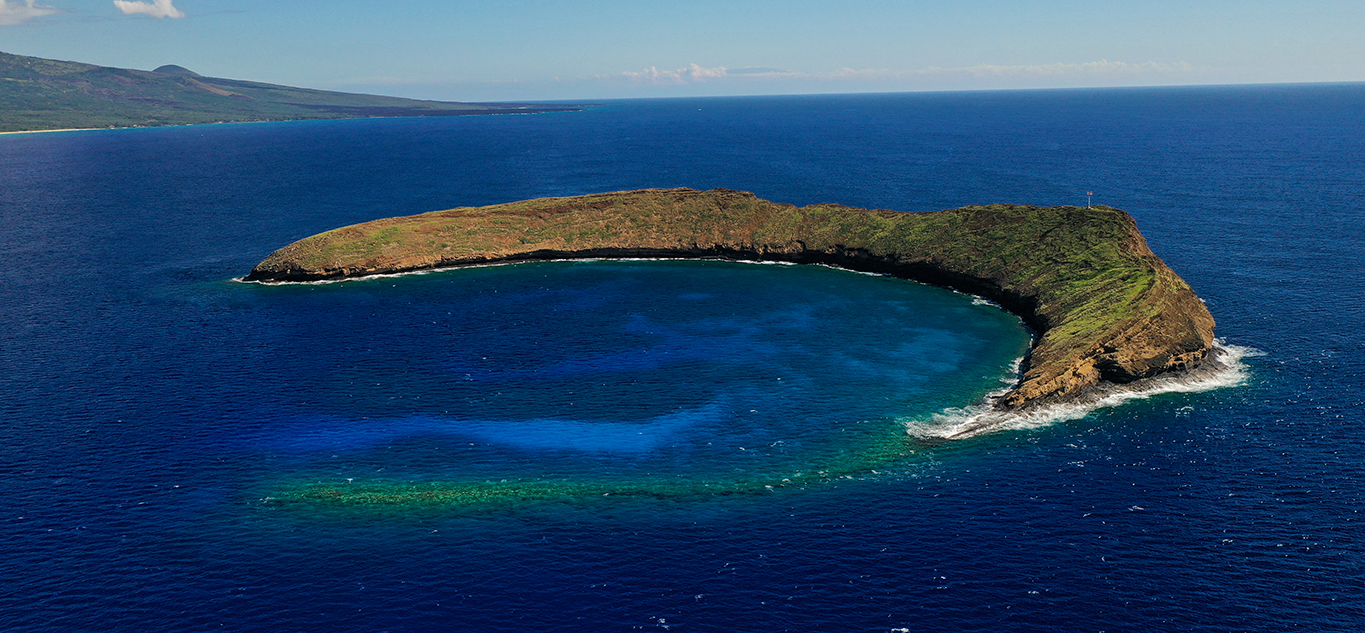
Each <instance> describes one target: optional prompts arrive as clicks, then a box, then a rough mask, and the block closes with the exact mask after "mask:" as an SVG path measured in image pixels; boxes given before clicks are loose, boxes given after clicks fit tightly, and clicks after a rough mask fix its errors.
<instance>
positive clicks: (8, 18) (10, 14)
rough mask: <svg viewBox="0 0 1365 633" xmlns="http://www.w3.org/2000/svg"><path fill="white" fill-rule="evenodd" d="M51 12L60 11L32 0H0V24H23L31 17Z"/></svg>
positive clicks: (50, 13)
mask: <svg viewBox="0 0 1365 633" xmlns="http://www.w3.org/2000/svg"><path fill="white" fill-rule="evenodd" d="M53 13H61V9H58V8H56V7H48V6H43V5H41V4H35V3H34V0H25V1H24V2H10V1H9V0H0V26H13V25H16V24H23V23H25V22H27V21H29V20H32V19H33V18H39V17H42V16H45V15H52V14H53Z"/></svg>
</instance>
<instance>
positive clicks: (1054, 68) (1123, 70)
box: [593, 59, 1195, 86]
mask: <svg viewBox="0 0 1365 633" xmlns="http://www.w3.org/2000/svg"><path fill="white" fill-rule="evenodd" d="M1194 70H1195V68H1194V66H1192V65H1190V64H1189V63H1187V62H1178V63H1173V64H1163V63H1158V62H1143V63H1138V64H1132V63H1128V62H1111V61H1109V60H1107V59H1102V60H1100V61H1097V62H1084V63H1056V64H1034V65H1015V66H998V65H992V64H979V65H976V66H966V67H960V68H938V67H929V68H923V69H918V70H889V69H854V68H841V69H839V70H836V71H833V72H824V73H807V72H792V71H786V70H780V69H777V68H735V69H729V68H726V67H724V66H720V67H716V68H703V67H701V66H700V65H698V64H689V65H688V66H687V67H686V68H680V69H677V70H659V69H658V68H657V67H654V66H651V67H649V68H647V69H645V70H643V71H626V72H621V73H616V74H613V75H597V76H595V77H593V79H596V80H598V81H606V82H627V83H633V84H653V85H671V86H681V85H688V84H699V83H705V82H709V81H716V80H723V79H736V80H738V79H743V80H754V79H757V80H764V79H767V80H781V79H788V80H790V79H802V80H815V81H834V82H887V81H905V80H980V79H1012V80H1021V79H1022V80H1028V79H1086V80H1095V79H1110V78H1120V77H1133V76H1138V75H1173V74H1188V73H1191V72H1193V71H1194Z"/></svg>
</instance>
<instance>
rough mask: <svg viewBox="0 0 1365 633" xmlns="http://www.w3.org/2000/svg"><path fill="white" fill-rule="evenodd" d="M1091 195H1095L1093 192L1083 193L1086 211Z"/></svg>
mask: <svg viewBox="0 0 1365 633" xmlns="http://www.w3.org/2000/svg"><path fill="white" fill-rule="evenodd" d="M1093 195H1095V192H1093V191H1087V192H1085V208H1087V209H1089V208H1090V196H1093Z"/></svg>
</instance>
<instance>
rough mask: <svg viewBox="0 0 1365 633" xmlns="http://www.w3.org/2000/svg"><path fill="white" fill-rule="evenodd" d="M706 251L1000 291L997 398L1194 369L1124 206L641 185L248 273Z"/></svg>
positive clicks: (1169, 282)
mask: <svg viewBox="0 0 1365 633" xmlns="http://www.w3.org/2000/svg"><path fill="white" fill-rule="evenodd" d="M630 257H653V258H719V259H732V260H741V261H784V262H795V263H804V264H828V265H833V266H838V267H841V268H848V269H852V270H859V271H866V272H878V273H886V274H890V275H894V276H897V277H902V278H907V279H912V280H916V281H920V282H925V283H929V284H934V285H939V286H947V287H951V288H955V289H959V290H962V291H965V292H969V293H972V294H976V295H980V296H983V297H986V298H988V299H991V300H993V301H996V302H998V303H999V304H1000V305H1002V306H1004V307H1005V308H1006V309H1008V310H1010V311H1012V312H1014V313H1015V314H1018V315H1019V316H1020V317H1022V318H1023V320H1024V321H1025V323H1027V324H1028V326H1029V327H1030V328H1032V329H1033V330H1034V331H1035V333H1036V339H1035V343H1034V346H1033V349H1032V351H1031V352H1030V354H1029V356H1028V358H1027V359H1025V365H1024V367H1023V368H1022V369H1023V374H1022V376H1021V378H1020V380H1019V382H1018V383H1017V384H1016V385H1014V386H1013V388H1011V389H1010V390H1009V391H1008V392H1007V393H1005V394H1004V395H1003V396H1001V397H1000V398H998V399H997V400H996V401H995V406H996V407H997V408H999V409H1004V410H1018V409H1021V408H1028V407H1031V406H1035V405H1041V404H1049V403H1062V402H1067V401H1070V400H1074V399H1078V398H1081V397H1084V396H1085V394H1086V393H1087V392H1089V391H1091V390H1093V389H1094V388H1096V387H1098V386H1101V385H1102V384H1103V383H1106V382H1108V383H1118V384H1126V383H1131V382H1133V381H1135V380H1139V379H1144V378H1149V377H1153V376H1156V375H1159V374H1164V373H1169V372H1176V371H1182V370H1189V369H1193V368H1195V367H1198V366H1199V365H1200V364H1201V363H1203V362H1204V361H1205V359H1206V358H1207V357H1208V356H1209V354H1210V351H1211V350H1212V349H1213V327H1214V321H1213V317H1212V316H1211V315H1210V314H1209V311H1208V309H1207V308H1206V307H1205V306H1204V303H1203V302H1202V301H1201V300H1200V299H1199V297H1197V296H1195V294H1194V292H1193V291H1192V290H1191V289H1190V287H1189V285H1188V284H1186V283H1185V281H1184V280H1182V279H1181V278H1180V277H1179V276H1178V275H1176V274H1175V272H1174V271H1172V270H1171V269H1170V268H1169V267H1167V266H1166V264H1165V263H1164V262H1162V261H1161V259H1160V258H1158V257H1157V256H1156V255H1155V254H1153V253H1152V251H1151V250H1150V249H1149V248H1148V247H1147V243H1146V241H1145V240H1144V239H1143V237H1142V235H1141V234H1140V233H1138V230H1137V225H1136V223H1135V222H1134V221H1133V219H1132V218H1131V217H1130V216H1129V215H1128V214H1127V213H1124V212H1123V211H1120V210H1117V209H1112V208H1109V207H1104V206H1097V207H1093V208H1092V207H1034V206H1024V205H1004V204H994V205H988V206H968V207H963V208H960V209H950V210H947V211H938V212H932V213H904V212H899V211H888V210H867V209H858V208H853V207H846V206H841V205H835V204H817V205H811V206H807V207H796V206H793V205H789V204H780V203H775V202H769V201H767V200H762V199H760V198H758V197H756V196H754V194H752V193H747V192H741V191H730V190H726V189H715V190H712V191H697V190H693V189H685V188H684V189H648V190H641V191H623V192H615V193H602V194H594V195H586V196H578V197H571V198H544V199H538V200H527V201H523V202H513V203H508V204H499V205H493V206H487V207H478V208H457V209H450V210H446V211H434V212H431V213H424V214H420V215H412V216H405V217H396V218H386V219H382V220H374V221H371V222H365V223H362V224H356V225H352V226H347V227H342V228H338V229H334V230H331V231H327V232H325V233H321V234H318V235H314V236H312V237H308V238H305V239H302V240H299V241H297V242H295V243H293V244H290V245H288V246H285V247H284V248H281V249H279V250H277V251H275V252H274V253H272V254H271V255H270V256H269V257H267V258H266V259H265V260H264V261H262V262H261V263H260V264H258V265H257V266H256V267H255V268H254V269H253V270H252V271H251V273H250V274H249V275H248V276H247V277H246V279H247V280H248V281H263V282H287V281H312V280H323V279H338V278H347V277H363V276H367V275H376V274H391V273H401V272H408V271H417V270H426V269H434V268H447V267H456V266H468V265H477V264H489V263H497V262H515V261H524V260H559V259H582V258H630Z"/></svg>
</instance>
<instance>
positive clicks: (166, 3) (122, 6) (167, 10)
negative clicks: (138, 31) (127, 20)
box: [114, 0, 185, 19]
mask: <svg viewBox="0 0 1365 633" xmlns="http://www.w3.org/2000/svg"><path fill="white" fill-rule="evenodd" d="M114 6H116V7H118V10H119V11H122V12H123V13H124V15H133V14H136V13H145V14H147V15H149V16H151V17H154V18H158V19H160V18H183V17H185V13H184V12H183V11H181V10H180V9H177V8H175V7H174V6H171V0H153V1H152V2H138V1H133V2H129V1H128V0H114Z"/></svg>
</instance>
